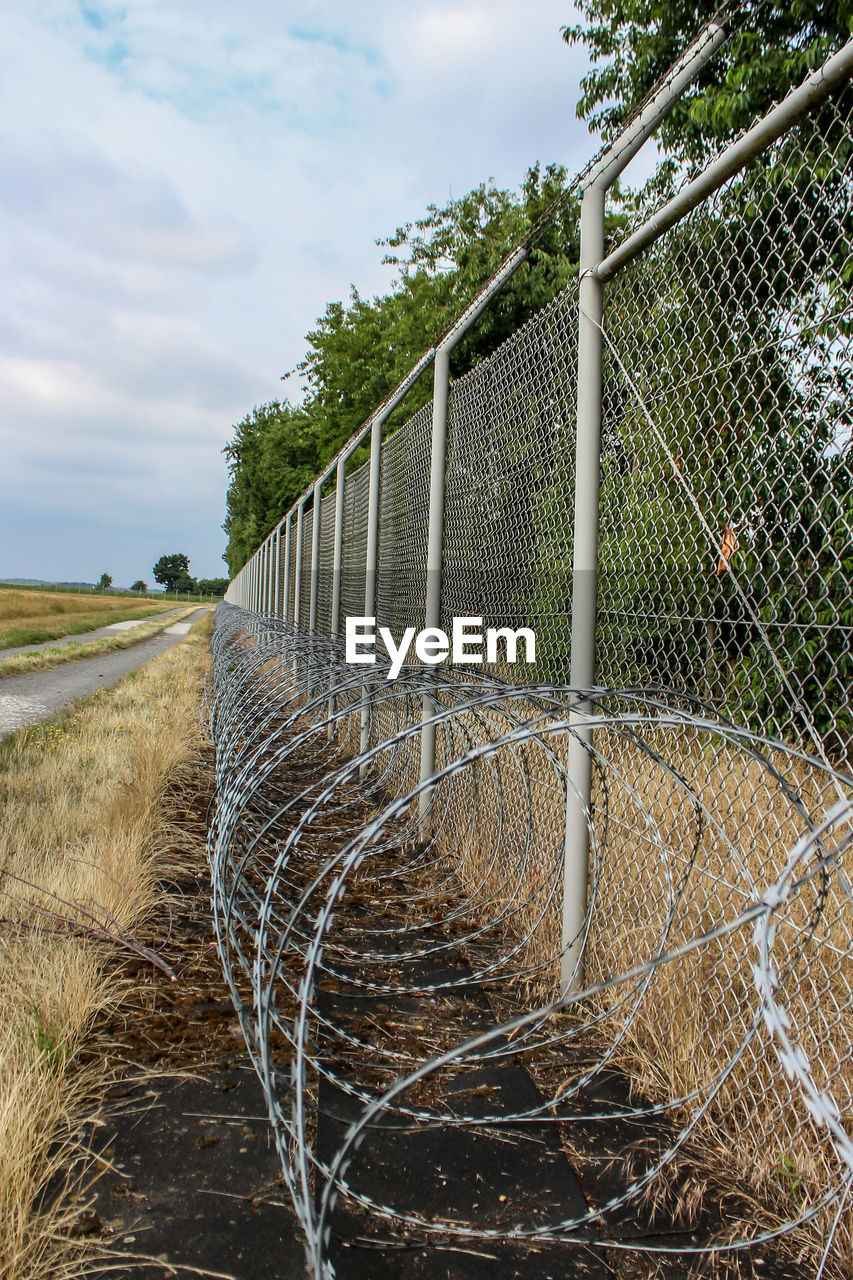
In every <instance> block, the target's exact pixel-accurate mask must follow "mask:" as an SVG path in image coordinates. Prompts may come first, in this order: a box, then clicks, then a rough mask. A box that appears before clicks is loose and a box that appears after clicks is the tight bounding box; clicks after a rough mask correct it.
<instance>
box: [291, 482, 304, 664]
mask: <svg viewBox="0 0 853 1280" xmlns="http://www.w3.org/2000/svg"><path fill="white" fill-rule="evenodd" d="M304 529H305V500H304V499H303V501H302V502H300V504H299V506H298V507H297V509H296V565H295V568H294V571H293V572H294V578H293V629H294V631H298V630H299V624H300V622H301V612H302V609H301V606H302V541H303V537H304ZM293 661H294V664H295V662H296V659H295V658H294V660H293ZM295 669H296V668H295V665H294V670H295Z"/></svg>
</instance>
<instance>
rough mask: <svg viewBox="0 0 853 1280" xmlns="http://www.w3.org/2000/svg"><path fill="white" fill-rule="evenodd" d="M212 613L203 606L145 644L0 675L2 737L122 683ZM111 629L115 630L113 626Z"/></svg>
mask: <svg viewBox="0 0 853 1280" xmlns="http://www.w3.org/2000/svg"><path fill="white" fill-rule="evenodd" d="M207 612H208V610H207V609H197V610H196V611H195V613H192V614H190V616H189V617H188V618H184V619H183V620H182V621H181V622H175V623H173V624H172V626H170V627H167V628H166V630H165V631H163V632H161V633H160V634H159V635H156V636H151V637H150V638H149V639H148V640H140V642H139V644H134V645H131V646H130V647H129V648H127V649H118V650H115V651H113V652H112V653H102V654H99V655H98V656H96V657H94V658H80V659H79V660H78V661H76V662H66V663H64V664H63V665H62V666H59V667H52V668H50V669H49V670H47V671H28V672H27V673H26V674H24V675H19V676H6V677H5V678H4V679H0V738H3V737H5V735H6V734H9V733H14V732H15V731H16V730H17V729H23V728H24V727H25V726H26V725H28V724H33V723H35V721H37V720H46V719H47V718H48V717H49V716H52V715H55V714H56V713H57V711H61V710H62V708H63V707H67V706H69V705H70V703H72V702H76V701H77V699H78V698H87V697H89V696H90V695H91V694H93V693H97V691H98V689H106V688H109V686H110V685H114V684H117V683H118V681H119V680H121V679H122V678H123V677H124V676H126V675H128V674H129V673H130V672H131V671H135V670H136V668H137V667H141V666H142V664H143V663H144V662H147V661H148V659H149V658H156V657H157V655H158V654H161V653H165V652H166V650H167V649H171V648H172V646H173V645H176V644H179V643H180V641H181V640H182V639H183V637H184V636H185V635H186V634H187V632H188V631H189V629H190V627H191V626H193V624H194V623H196V622H198V620H199V619H200V618H201V617H203V616H204V614H205V613H207ZM97 634H98V633H96V632H93V635H97ZM106 634H108V635H109V634H111V633H110V632H109V631H108V632H107V633H106ZM74 638H75V639H81V638H83V637H74ZM85 638H86V639H88V637H85Z"/></svg>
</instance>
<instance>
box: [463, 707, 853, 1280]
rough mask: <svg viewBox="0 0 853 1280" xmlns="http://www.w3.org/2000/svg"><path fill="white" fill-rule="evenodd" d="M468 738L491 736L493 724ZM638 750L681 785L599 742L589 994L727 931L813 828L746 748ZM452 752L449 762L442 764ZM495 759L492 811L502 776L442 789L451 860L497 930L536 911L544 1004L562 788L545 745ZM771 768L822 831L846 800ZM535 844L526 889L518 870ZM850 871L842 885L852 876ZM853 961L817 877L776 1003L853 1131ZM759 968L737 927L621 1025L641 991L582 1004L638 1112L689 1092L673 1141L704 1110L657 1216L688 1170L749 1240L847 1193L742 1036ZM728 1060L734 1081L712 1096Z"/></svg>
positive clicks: (762, 1038)
mask: <svg viewBox="0 0 853 1280" xmlns="http://www.w3.org/2000/svg"><path fill="white" fill-rule="evenodd" d="M496 729H497V726H496ZM472 732H473V726H472ZM477 732H478V733H479V735H480V737H482V736H484V725H483V722H482V721H481V722H480V724H479V726H478V728H477ZM643 736H644V738H645V739H646V740H647V741H648V743H649V745H650V746H652V747H653V748H654V750H655V751H656V752H657V753H658V755H659V757H660V758H661V760H663V761H665V762H666V764H667V765H669V766H671V768H672V769H673V770H675V771H677V773H678V774H680V775H681V776H682V778H683V779H684V784H682V783H680V782H678V781H677V779H676V776H675V775H674V773H673V772H670V771H669V770H667V769H665V768H663V767H662V765H661V763H660V762H659V761H656V760H655V759H654V758H653V756H652V755H651V754H649V753H648V752H645V751H642V750H640V748H639V747H638V746H636V745H634V744H632V743H630V742H627V741H626V740H625V739H624V738H621V737H619V736H618V735H616V734H610V733H608V732H606V731H598V733H597V735H596V748H597V752H598V759H599V762H600V764H601V765H602V768H601V769H600V770H597V771H596V772H595V773H594V794H593V803H594V812H595V824H594V829H595V836H596V841H597V844H598V849H597V860H598V866H597V870H598V888H597V896H596V899H595V901H594V905H593V909H592V917H591V918H592V924H591V929H590V934H589V939H588V944H587V949H586V953H585V955H586V972H585V983H586V985H589V986H592V985H594V984H595V983H597V982H600V981H602V980H606V979H609V978H612V977H614V976H616V975H618V974H620V973H624V972H627V971H630V970H632V969H634V968H635V966H637V965H640V964H642V963H643V962H644V961H647V960H651V959H653V958H654V957H655V956H656V955H657V954H658V952H659V951H672V950H674V949H676V948H677V947H679V946H681V945H683V944H685V943H689V942H690V941H691V940H692V939H695V938H698V937H700V936H701V935H703V934H705V933H706V932H708V931H711V930H713V929H714V928H715V927H716V926H717V925H719V924H722V923H725V922H727V921H732V920H734V919H736V918H737V917H738V916H739V915H740V913H741V912H742V911H743V910H744V909H745V908H746V907H747V906H748V905H749V904H750V902H751V901H753V900H754V892H755V891H756V890H757V891H758V892H761V890H763V889H764V888H766V887H768V886H769V885H771V884H772V883H774V882H775V880H776V878H777V876H778V875H779V873H780V872H781V870H782V869H783V867H784V866H785V863H786V861H787V857H788V854H789V851H790V850H791V848H792V847H793V846H794V844H795V843H796V841H797V839H798V837H799V836H800V835H802V834H803V833H804V832H805V831H806V829H807V822H806V821H805V819H804V817H803V816H802V814H801V813H800V812H798V809H797V806H796V804H795V803H793V802H792V799H791V797H790V795H789V794H786V793H785V790H784V788H783V787H782V786H781V785H780V783H779V782H778V780H777V779H775V778H774V777H773V776H772V774H771V773H770V772H769V771H768V770H767V769H766V768H764V767H762V766H761V765H760V764H759V763H758V762H757V761H756V760H754V759H751V758H750V757H749V755H748V754H747V753H745V752H743V751H741V750H740V749H738V748H737V747H735V746H733V745H731V744H727V743H724V742H722V740H720V739H715V740H712V739H710V738H709V737H708V735H707V734H703V733H700V732H699V731H691V730H686V729H681V730H678V731H673V730H669V731H666V732H662V731H658V732H651V731H646V732H645V733H644V735H643ZM542 741H543V743H547V744H548V745H549V746H550V747H551V748H552V749H553V751H554V754H555V755H556V756H557V757H558V759H564V758H565V740H563V741H562V742H560V741H559V740H556V739H553V738H552V739H551V740H550V741H549V735H548V733H547V729H546V730H545V731H544V732H543V734H542ZM449 753H450V747H449V746H448V745H446V744H442V745H441V746H440V749H439V758H443V757H444V756H445V755H446V754H449ZM513 756H514V758H512V757H513ZM497 757H498V758H499V763H500V777H501V784H502V786H501V791H500V793H498V791H497V788H496V784H495V777H496V775H495V773H491V774H490V773H489V772H488V771H487V770H486V769H480V770H479V772H478V777H477V788H476V792H475V790H474V787H473V777H472V771H470V770H469V771H467V773H463V774H460V775H457V776H455V777H454V778H452V779H451V780H450V781H448V782H447V783H445V784H444V786H443V794H442V795H441V796H440V803H439V805H438V811H439V813H440V814H441V815H442V825H441V833H440V844H441V846H442V848H443V849H444V850H445V851H446V859H447V863H448V865H452V866H454V867H456V868H457V874H458V876H459V879H460V880H461V882H462V886H463V887H464V890H465V892H466V893H468V894H470V895H471V898H472V899H473V901H474V903H475V904H476V902H477V901H480V902H482V903H487V902H488V906H487V907H486V910H487V912H488V914H489V916H492V917H493V916H494V915H495V913H496V911H497V910H499V909H501V908H502V907H504V906H506V905H508V904H510V903H512V901H513V899H514V898H515V900H516V901H517V900H518V899H519V898H521V899H522V900H523V899H524V898H525V897H526V899H527V900H526V902H525V905H524V907H523V909H522V910H521V912H520V913H518V914H515V915H513V916H511V917H510V918H509V922H508V923H509V929H508V932H509V933H510V934H511V936H512V937H514V938H523V937H527V943H526V945H525V947H524V950H523V951H522V952H521V954H520V956H519V967H523V966H524V965H530V964H534V965H535V964H540V965H542V966H543V969H542V970H541V974H542V977H541V980H540V981H539V982H534V983H529V984H528V989H527V998H528V999H532V1000H534V1001H538V1000H548V999H552V998H553V997H554V995H555V994H556V980H557V976H558V974H557V966H556V962H555V957H556V955H557V952H558V949H559V937H560V920H559V902H560V895H559V893H558V894H557V895H556V898H555V900H554V902H553V903H552V906H551V908H550V909H549V910H548V911H547V912H546V914H545V916H544V918H542V919H541V920H539V922H538V924H537V920H538V917H539V913H540V911H541V907H542V903H543V901H544V893H545V888H544V886H545V885H546V883H549V882H550V881H551V877H552V874H553V867H554V866H555V864H557V863H558V862H559V858H560V853H561V845H562V839H563V820H564V816H563V801H562V797H561V795H560V794H559V791H558V789H557V788H556V786H555V785H554V783H555V770H554V768H553V766H552V765H549V763H548V762H547V759H546V753H545V751H544V750H543V749H542V748H541V747H538V746H537V744H536V743H531V744H528V745H526V746H525V747H524V748H523V749H522V750H519V749H516V750H515V752H514V753H511V752H510V751H509V749H501V750H500V751H499V752H498V753H497ZM772 762H773V764H774V766H775V767H776V768H777V769H778V772H779V773H780V774H781V775H782V777H783V779H784V781H785V783H786V784H787V785H788V787H790V789H791V791H792V792H794V793H795V794H796V795H797V796H798V797H799V799H800V801H801V803H802V805H803V806H804V808H805V811H806V812H807V813H808V814H809V816H810V817H811V818H812V819H813V820H817V819H819V818H820V816H821V815H822V814H824V813H825V812H826V810H827V809H828V808H830V807H831V806H832V804H833V803H834V802H835V801H836V800H837V799H838V793H837V791H836V789H835V786H834V785H833V784H832V783H831V781H830V779H829V777H828V775H827V774H826V773H825V772H824V771H822V770H821V769H820V768H819V767H811V766H809V765H807V764H805V763H803V762H802V761H800V760H799V759H797V758H796V757H794V756H789V755H786V754H785V753H783V752H778V753H775V754H774V756H773V761H772ZM522 765H523V768H522ZM525 772H526V774H527V776H528V777H529V778H530V779H531V780H532V781H531V787H530V791H529V793H528V792H527V791H526V790H525V789H524V788H522V787H521V786H520V779H521V777H522V774H523V773H525ZM694 797H695V800H694ZM499 812H500V815H501V823H500V825H499V824H498V814H499ZM700 814H701V821H700V820H699V815H700ZM525 844H526V845H527V862H526V864H524V866H525V879H524V883H523V886H521V885H520V884H519V883H518V882H516V880H515V872H516V868H517V867H518V866H519V865H521V864H520V862H519V859H520V851H521V850H522V848H523V846H524V845H525ZM496 849H498V851H499V856H498V857H497V858H495V856H494V855H495V850H496ZM848 858H849V855H848ZM845 871H846V872H847V874H848V876H849V867H848V868H845ZM537 877H538V878H540V879H541V882H542V885H543V889H542V891H541V892H540V893H537V892H536V891H535V882H536V879H537ZM753 886H754V887H753ZM815 922H817V923H815ZM534 926H535V927H534ZM852 953H853V921H851V919H850V915H849V902H848V901H847V900H846V896H845V894H844V890H843V886H842V887H841V888H839V885H838V883H837V881H836V882H835V883H834V884H832V885H831V887H829V888H827V885H826V882H824V881H823V880H822V879H821V878H820V877H816V879H815V881H814V882H813V883H812V884H811V885H808V886H805V887H804V888H803V890H802V891H801V892H800V893H799V894H798V895H797V896H796V897H795V898H794V899H793V900H792V901H791V902H790V903H789V905H788V906H786V907H785V908H784V909H783V910H782V911H780V912H779V916H778V927H777V938H776V945H775V950H774V960H775V963H776V965H777V967H778V968H779V970H780V972H782V973H787V977H786V981H785V984H784V991H783V996H784V1003H785V1006H786V1008H787V1009H788V1010H789V1012H790V1014H791V1018H792V1025H793V1028H794V1033H795V1038H796V1039H797V1042H798V1043H799V1044H801V1045H802V1046H803V1047H804V1048H805V1049H806V1051H807V1053H808V1056H809V1059H810V1061H811V1063H812V1066H813V1069H814V1073H815V1077H816V1080H817V1083H818V1086H819V1087H822V1088H827V1089H829V1090H830V1091H831V1092H832V1094H833V1096H834V1098H835V1101H836V1103H837V1104H838V1106H839V1108H840V1110H841V1113H842V1117H843V1118H844V1120H845V1122H846V1125H847V1128H848V1131H849V1130H850V1126H851V1121H853V1059H851V1049H850V1045H851V1042H853V999H851V992H853V959H851V954H852ZM756 959H757V952H756V950H755V947H754V945H753V941H752V927H751V926H750V925H746V926H744V927H741V928H740V929H739V930H737V931H735V932H734V933H731V934H729V935H728V936H727V937H725V938H722V939H719V940H717V941H708V942H706V943H704V944H703V945H702V946H701V947H700V948H699V949H697V950H696V951H693V952H692V953H691V954H688V955H686V956H684V957H683V958H681V959H678V960H674V961H671V962H668V963H666V964H663V965H660V966H659V967H658V968H657V969H656V970H655V973H654V976H653V978H652V979H651V982H650V984H649V986H648V989H647V990H646V991H645V992H644V994H643V995H642V998H641V999H639V1001H637V1002H636V1004H635V1002H634V1001H633V1000H632V999H630V998H628V1000H627V1003H623V1005H622V1007H621V1008H620V1007H619V1006H620V1001H622V1002H624V1001H625V997H626V996H630V989H631V988H633V987H634V986H635V985H636V984H629V988H627V989H626V988H625V987H621V986H620V987H617V988H616V989H615V990H614V991H611V992H608V993H604V994H602V995H601V996H599V997H595V998H593V1000H592V1002H591V1003H592V1008H593V1009H594V1010H598V1011H600V1012H602V1013H604V1014H605V1021H604V1023H603V1024H602V1027H601V1031H602V1032H603V1035H604V1040H608V1041H609V1040H611V1039H613V1038H616V1037H621V1044H620V1048H619V1050H618V1053H617V1055H616V1057H615V1058H614V1060H613V1061H614V1065H619V1066H621V1068H622V1069H623V1070H624V1071H625V1072H626V1073H627V1074H628V1075H629V1076H630V1078H631V1080H632V1081H633V1084H634V1087H635V1089H636V1094H637V1097H638V1098H639V1097H642V1098H644V1099H646V1100H648V1101H653V1102H669V1101H671V1100H676V1099H679V1098H683V1097H685V1095H688V1094H690V1093H691V1091H693V1090H697V1091H698V1092H699V1099H698V1101H697V1099H688V1100H686V1101H685V1102H683V1103H676V1105H674V1106H673V1107H672V1109H671V1112H670V1116H671V1119H672V1121H673V1123H674V1125H675V1126H676V1129H677V1128H679V1127H680V1126H681V1125H682V1124H684V1123H686V1122H688V1121H689V1120H690V1119H691V1118H692V1117H693V1116H695V1115H696V1113H697V1110H698V1107H699V1105H700V1104H701V1103H705V1102H707V1103H708V1106H707V1110H706V1111H705V1113H704V1115H703V1116H701V1118H700V1119H699V1120H698V1123H697V1125H696V1128H695V1130H694V1133H693V1136H692V1139H691V1141H690V1143H689V1144H688V1147H687V1148H686V1150H685V1152H684V1156H683V1158H679V1159H678V1160H677V1161H676V1162H675V1164H674V1166H673V1168H672V1170H671V1171H670V1173H669V1174H668V1175H667V1176H666V1177H664V1178H662V1179H661V1181H660V1183H659V1185H657V1186H653V1187H652V1190H651V1193H650V1196H651V1198H652V1199H659V1200H661V1201H662V1200H664V1199H666V1198H667V1197H668V1196H669V1195H670V1190H671V1186H672V1184H673V1183H674V1182H676V1181H678V1180H679V1178H681V1177H682V1176H683V1174H684V1170H685V1160H686V1161H687V1164H688V1165H689V1164H690V1162H691V1161H692V1163H693V1168H694V1169H702V1170H703V1171H704V1172H705V1173H707V1174H708V1175H710V1176H711V1177H712V1178H713V1179H714V1180H716V1181H717V1182H718V1183H721V1184H723V1185H728V1186H730V1187H732V1188H733V1189H737V1190H738V1191H739V1192H740V1196H741V1200H742V1202H749V1203H750V1204H752V1205H753V1206H754V1211H753V1213H752V1214H751V1218H752V1220H751V1221H750V1222H748V1223H745V1224H741V1227H742V1228H743V1227H745V1228H746V1230H747V1231H748V1232H751V1231H757V1230H758V1228H759V1226H760V1225H761V1224H763V1226H764V1227H765V1228H772V1227H773V1226H774V1225H775V1224H776V1223H778V1222H779V1221H784V1220H788V1219H790V1218H792V1217H796V1216H798V1214H799V1212H800V1211H801V1210H802V1208H803V1206H804V1205H809V1204H815V1203H817V1202H818V1201H819V1199H820V1198H821V1197H822V1196H823V1195H824V1194H825V1193H826V1192H828V1191H829V1190H831V1189H832V1188H833V1187H835V1186H837V1185H838V1184H839V1182H840V1179H841V1177H842V1176H843V1172H842V1170H841V1168H840V1162H839V1159H838V1157H837V1155H836V1153H835V1151H834V1150H833V1148H832V1145H831V1143H830V1141H829V1139H828V1138H827V1136H826V1131H825V1130H823V1131H818V1130H817V1129H816V1128H815V1126H814V1124H813V1123H812V1122H811V1120H810V1118H809V1116H808V1113H807V1111H806V1108H805V1106H804V1103H803V1099H802V1096H801V1094H800V1090H799V1088H798V1086H797V1085H796V1084H795V1083H794V1082H792V1081H790V1080H789V1079H788V1078H787V1076H786V1075H785V1073H784V1072H783V1070H782V1068H781V1067H780V1065H779V1062H778V1059H777V1058H776V1055H775V1052H774V1050H773V1048H772V1047H771V1045H770V1044H769V1042H768V1039H767V1036H766V1034H765V1032H764V1029H763V1027H761V1026H760V1027H759V1028H758V1031H757V1033H752V1032H751V1027H752V1023H753V1019H754V1017H755V1014H756V1010H757V1008H758V1001H757V998H756V994H755V986H754V982H753V977H752V965H753V963H754V962H755V960H756ZM604 1040H602V1041H601V1043H604ZM744 1041H746V1047H745V1049H744V1051H743V1053H742V1055H741V1056H740V1057H739V1059H738V1057H737V1055H738V1051H739V1049H740V1047H741V1045H742V1044H743V1042H744ZM730 1062H731V1063H733V1066H732V1069H731V1070H730V1072H729V1073H728V1075H727V1077H726V1079H725V1080H724V1081H723V1082H722V1084H721V1085H720V1086H719V1087H718V1088H716V1087H712V1086H711V1083H710V1082H711V1081H712V1080H713V1078H714V1077H715V1076H716V1075H717V1073H718V1072H719V1071H720V1070H721V1068H723V1067H725V1066H726V1065H727V1064H728V1063H730ZM832 1219H833V1211H832V1210H829V1211H826V1212H824V1213H822V1214H821V1216H820V1217H819V1219H818V1220H817V1221H816V1223H814V1224H813V1225H812V1226H810V1227H806V1228H803V1229H801V1230H800V1231H798V1232H797V1233H796V1236H795V1237H794V1239H793V1246H794V1247H796V1248H797V1249H803V1250H805V1253H806V1255H808V1256H810V1257H811V1258H817V1257H819V1256H820V1247H821V1241H822V1240H823V1238H824V1233H825V1232H826V1231H827V1230H828V1229H829V1227H830V1225H831V1222H832ZM733 1225H735V1224H733ZM851 1270H853V1211H851V1210H850V1209H848V1210H847V1211H846V1212H845V1215H844V1218H843V1219H842V1221H841V1223H840V1225H839V1231H838V1233H837V1236H836V1240H835V1246H834V1249H833V1256H832V1261H831V1266H830V1272H829V1274H836V1275H847V1274H850V1272H851Z"/></svg>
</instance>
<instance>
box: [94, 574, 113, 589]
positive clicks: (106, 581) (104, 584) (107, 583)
mask: <svg viewBox="0 0 853 1280" xmlns="http://www.w3.org/2000/svg"><path fill="white" fill-rule="evenodd" d="M112 585H113V576H112V574H111V573H102V574H101V576H100V578H99V579H98V585H97V586H96V587H95V590H96V591H109V589H110V587H111V586H112Z"/></svg>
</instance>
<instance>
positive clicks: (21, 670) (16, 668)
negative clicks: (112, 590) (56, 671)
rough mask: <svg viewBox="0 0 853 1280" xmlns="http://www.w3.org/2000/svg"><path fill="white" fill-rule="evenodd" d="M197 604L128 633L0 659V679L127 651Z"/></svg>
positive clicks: (189, 612)
mask: <svg viewBox="0 0 853 1280" xmlns="http://www.w3.org/2000/svg"><path fill="white" fill-rule="evenodd" d="M198 608H199V606H198V605H197V604H194V605H191V606H189V607H188V608H186V609H182V610H181V611H180V612H179V613H171V614H169V615H168V616H166V617H164V618H152V620H151V621H150V622H140V624H139V626H137V627H132V628H131V629H130V630H129V631H119V632H117V633H116V634H115V635H112V636H100V637H99V638H98V639H97V640H87V641H84V642H82V643H74V642H72V643H71V644H64V645H62V647H61V648H56V649H40V650H37V651H36V652H35V653H16V654H13V655H12V657H11V658H2V659H0V679H2V677H3V676H17V675H22V674H25V673H26V672H28V671H45V670H47V669H48V668H49V667H59V666H61V665H62V664H63V663H64V662H74V661H76V660H77V659H78V658H95V657H97V656H98V655H99V654H102V653H113V652H114V651H115V650H116V649H129V648H130V646H131V645H133V644H139V642H140V640H149V639H150V638H151V636H156V635H159V634H160V632H161V631H165V630H166V628H167V627H171V626H173V625H174V624H175V623H176V622H180V621H181V619H182V618H186V617H187V615H188V614H191V613H195V612H196V610H197V609H198Z"/></svg>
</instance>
